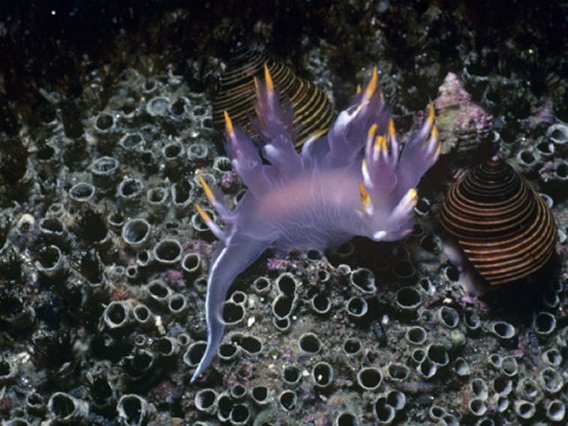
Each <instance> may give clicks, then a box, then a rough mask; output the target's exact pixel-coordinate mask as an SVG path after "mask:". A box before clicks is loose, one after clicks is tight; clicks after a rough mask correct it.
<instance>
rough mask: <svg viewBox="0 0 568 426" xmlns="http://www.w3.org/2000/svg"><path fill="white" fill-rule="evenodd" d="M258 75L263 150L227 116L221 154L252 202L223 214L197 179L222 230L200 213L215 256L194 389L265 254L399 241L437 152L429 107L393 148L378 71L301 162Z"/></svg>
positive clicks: (269, 84)
mask: <svg viewBox="0 0 568 426" xmlns="http://www.w3.org/2000/svg"><path fill="white" fill-rule="evenodd" d="M264 69H265V78H264V84H260V83H257V84H256V90H257V94H256V96H257V100H256V104H255V110H256V113H257V126H258V133H259V134H260V135H261V136H262V139H263V140H264V145H263V146H262V147H261V149H260V152H259V150H258V149H257V147H256V145H255V144H254V142H253V141H252V140H251V139H250V138H249V137H248V136H247V135H246V134H245V133H244V132H243V131H242V130H241V129H239V128H238V127H236V126H234V125H233V122H232V119H231V117H230V115H229V114H228V113H227V112H225V114H224V115H225V129H226V134H227V141H226V150H227V152H228V154H229V156H230V157H231V160H232V163H233V167H234V168H235V169H236V171H237V173H238V174H239V176H240V178H241V179H242V180H243V182H244V183H245V185H246V186H247V187H248V192H247V193H246V194H245V195H244V196H243V198H242V199H241V200H240V202H239V203H238V205H237V206H236V208H235V209H234V210H229V208H228V207H227V206H226V205H225V203H224V201H223V197H222V194H221V192H220V191H219V190H218V189H217V188H215V187H213V186H210V185H209V183H207V181H206V180H205V179H204V178H203V177H202V176H200V177H199V180H200V182H201V184H202V186H203V189H204V191H205V195H206V197H207V199H208V200H209V202H210V203H211V204H212V205H213V207H214V208H215V209H216V210H217V213H218V214H219V216H220V217H221V218H222V219H223V220H224V222H225V227H224V228H222V227H221V226H219V225H217V224H216V223H215V222H214V221H213V220H212V218H211V216H210V215H209V214H208V213H207V212H206V211H205V210H204V209H202V208H201V207H200V206H199V205H197V206H196V208H197V210H198V212H199V214H200V215H201V218H202V219H203V221H204V222H205V223H206V224H207V225H208V226H209V228H210V229H211V231H212V232H213V234H215V236H216V237H217V238H218V239H219V240H220V241H221V246H220V247H219V249H218V250H217V252H216V254H215V256H214V258H213V259H212V262H211V268H210V272H209V280H208V286H207V298H206V319H207V329H208V340H207V348H206V351H205V354H204V355H203V358H202V359H201V362H200V363H199V366H198V367H197V369H196V371H195V373H194V375H193V378H192V381H195V380H196V379H197V377H199V376H200V375H201V374H202V373H203V371H204V370H205V368H206V367H207V366H208V365H209V364H210V363H211V361H212V359H213V357H214V355H215V352H216V350H217V347H218V345H219V343H220V341H221V338H222V337H223V329H224V324H223V316H222V307H223V302H224V300H225V295H226V293H227V290H228V288H229V286H230V285H231V283H232V282H233V280H234V279H235V278H236V276H237V275H238V274H239V273H241V272H242V271H243V270H244V269H246V268H247V267H248V266H249V265H250V264H251V263H252V262H254V260H255V259H256V258H257V257H258V256H259V255H260V254H261V253H262V252H263V251H264V250H265V249H267V248H268V247H270V246H272V247H273V248H274V249H275V250H276V251H277V252H279V253H285V252H289V251H291V250H292V249H297V250H307V249H317V250H320V251H323V250H325V249H326V248H329V247H339V246H340V245H341V244H343V243H345V242H346V241H348V240H350V239H351V238H352V237H353V236H355V235H361V236H366V237H368V238H371V239H373V240H375V241H393V240H397V239H400V238H402V237H403V236H405V235H406V234H408V233H409V232H410V231H411V230H412V211H413V208H414V206H415V205H416V202H417V194H416V185H417V184H418V181H419V180H420V178H421V177H422V175H423V174H424V173H425V172H426V171H427V170H428V169H429V168H430V167H431V166H432V165H433V164H434V163H435V162H436V160H437V158H438V155H439V151H440V144H439V142H438V131H437V128H436V125H435V124H434V107H433V105H432V104H430V106H429V108H428V115H427V118H426V120H425V122H424V124H423V126H422V127H421V128H420V129H418V130H417V131H416V132H415V133H414V134H413V135H411V137H410V138H409V139H408V141H407V142H406V143H405V144H404V145H402V144H400V143H399V141H398V137H397V136H396V133H395V129H394V122H393V120H392V118H390V113H389V110H388V107H387V106H386V104H385V102H384V99H383V96H382V94H381V91H380V90H379V88H378V77H377V70H376V68H375V69H374V70H373V74H372V78H371V80H370V81H369V83H368V84H367V85H366V87H365V88H364V90H360V91H359V92H358V94H357V96H356V99H355V103H354V105H352V106H351V107H349V108H348V109H347V110H345V111H343V112H341V113H340V114H339V116H338V117H337V119H336V121H335V122H334V123H333V125H332V126H331V128H330V129H329V132H328V133H327V134H326V135H320V134H316V135H314V136H312V137H310V138H309V139H308V141H306V143H305V144H304V145H303V146H302V150H301V152H300V153H298V152H297V151H296V150H295V148H294V144H293V136H292V135H291V134H290V129H291V125H290V120H291V119H292V117H291V116H290V114H289V113H288V112H289V111H285V110H284V109H283V108H282V107H281V106H280V104H279V101H278V99H279V97H278V92H277V89H276V87H275V85H274V82H273V80H272V77H271V75H270V71H269V68H268V67H267V66H265V68H264ZM285 296H286V297H287V298H288V299H291V300H292V301H293V297H291V296H290V295H285ZM290 303H291V305H290V310H291V309H292V307H293V303H292V302H290ZM290 310H287V311H290Z"/></svg>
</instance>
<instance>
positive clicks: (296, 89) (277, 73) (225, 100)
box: [213, 49, 334, 147]
mask: <svg viewBox="0 0 568 426" xmlns="http://www.w3.org/2000/svg"><path fill="white" fill-rule="evenodd" d="M265 64H266V65H267V67H268V70H269V71H270V75H271V76H272V80H273V82H274V86H275V87H276V88H277V89H278V92H279V94H280V102H281V103H282V104H285V105H288V106H290V107H291V108H292V111H294V119H293V121H292V125H293V127H294V130H295V137H294V145H295V146H296V147H300V146H301V145H302V144H303V143H304V142H305V141H306V140H307V139H308V138H309V137H310V136H311V135H313V134H314V133H318V132H323V133H325V132H326V131H327V130H328V129H329V127H330V126H331V123H332V121H333V118H334V112H333V105H332V103H331V102H330V100H329V98H328V97H327V95H326V94H325V92H324V91H323V90H321V89H320V88H319V87H318V86H316V85H315V84H313V83H312V82H311V81H309V80H306V79H303V78H300V77H298V76H297V75H296V74H295V73H294V71H293V70H292V69H291V68H290V67H289V66H287V65H285V64H283V63H281V62H278V61H274V60H272V59H270V58H268V57H267V56H266V55H263V54H262V53H259V52H257V51H254V50H250V49H246V50H243V51H240V52H239V53H238V54H236V55H235V56H233V57H232V58H231V59H230V60H229V62H228V64H227V68H226V70H225V72H224V73H223V74H222V75H221V78H220V82H219V91H218V93H217V96H216V97H215V100H214V101H213V124H214V126H215V127H216V128H217V129H219V130H221V131H222V130H223V129H224V126H225V118H224V114H223V112H224V111H227V112H228V113H229V115H230V116H231V119H232V120H233V122H234V123H236V124H238V125H239V126H240V127H241V128H242V129H243V130H244V131H245V132H246V133H247V134H248V135H249V136H251V137H253V138H254V137H256V136H257V134H256V131H255V129H254V126H253V124H252V123H251V121H250V118H251V117H254V115H255V111H254V100H255V97H256V90H255V86H254V77H261V76H262V75H263V73H264V65H265Z"/></svg>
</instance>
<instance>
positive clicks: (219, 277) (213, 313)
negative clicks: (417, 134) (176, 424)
mask: <svg viewBox="0 0 568 426" xmlns="http://www.w3.org/2000/svg"><path fill="white" fill-rule="evenodd" d="M268 246H269V242H265V241H258V240H253V239H251V238H247V237H244V236H239V235H235V234H233V235H231V236H230V237H229V239H228V240H227V242H226V244H224V245H223V246H222V247H221V248H219V249H218V251H217V253H216V255H215V256H214V260H213V261H212V263H211V267H210V269H209V279H208V281H207V297H206V300H205V316H206V321H207V347H206V349H205V353H204V354H203V357H202V358H201V361H200V362H199V365H198V366H197V369H196V370H195V372H194V373H193V376H192V377H191V383H193V382H195V381H196V380H197V379H198V378H199V376H201V375H202V374H203V372H204V371H205V369H206V368H207V367H208V366H209V364H211V361H213V358H214V357H215V355H216V353H217V349H218V348H219V344H220V343H221V339H222V338H223V332H224V330H225V324H224V322H223V305H224V303H225V297H226V295H227V291H228V290H229V287H230V285H231V283H232V282H233V280H234V279H235V278H236V277H237V276H238V275H239V274H240V273H241V272H242V271H244V270H245V269H246V268H247V267H248V266H249V265H250V264H251V263H252V262H254V261H255V260H256V259H257V258H258V256H260V255H261V254H262V252H263V251H264V250H266V249H267V248H268Z"/></svg>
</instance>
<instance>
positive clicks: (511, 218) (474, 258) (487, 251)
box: [441, 157, 556, 286]
mask: <svg viewBox="0 0 568 426" xmlns="http://www.w3.org/2000/svg"><path fill="white" fill-rule="evenodd" d="M441 222H442V225H443V227H444V228H445V229H446V230H447V231H448V232H449V233H450V234H451V235H453V236H454V237H455V238H456V239H457V242H458V243H459V245H460V247H461V249H462V250H463V252H464V254H465V256H466V257H467V259H468V260H469V262H470V263H471V264H472V265H473V266H474V267H475V269H476V270H477V271H478V272H479V273H480V275H481V276H483V277H484V278H485V279H486V280H487V282H488V283H489V284H491V285H494V286H497V285H501V284H508V283H512V282H516V281H518V280H521V279H523V278H526V277H528V276H530V275H532V274H533V273H535V272H536V271H538V270H539V269H540V268H542V267H543V266H544V265H545V264H546V263H547V262H548V261H549V260H550V258H551V256H552V254H553V252H554V246H555V240H556V225H555V223H554V217H553V216H552V212H551V211H550V209H549V208H548V206H547V205H546V203H545V201H544V200H543V199H542V198H541V197H540V196H539V195H538V194H537V193H536V192H535V191H534V190H533V189H532V188H531V187H530V185H529V183H528V182H527V181H526V180H525V179H524V178H523V177H522V176H520V175H519V174H518V173H517V172H515V171H514V170H513V169H512V168H511V166H509V165H508V164H507V163H506V162H505V161H503V160H502V159H500V158H497V157H493V158H491V159H490V160H487V161H485V162H484V163H483V164H481V165H480V166H478V167H477V168H475V169H473V170H471V171H470V172H469V173H468V174H466V175H465V176H464V177H463V178H462V179H461V180H460V181H459V182H457V183H455V184H454V185H453V186H452V187H451V188H450V190H449V192H448V194H447V196H446V198H445V200H444V204H443V207H442V211H441Z"/></svg>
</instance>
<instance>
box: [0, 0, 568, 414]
mask: <svg viewBox="0 0 568 426" xmlns="http://www.w3.org/2000/svg"><path fill="white" fill-rule="evenodd" d="M134 3H136V2H134ZM134 3H133V4H132V5H131V10H128V8H127V7H126V6H125V5H124V6H122V7H124V9H122V8H121V6H108V7H101V8H100V10H93V9H90V8H89V7H88V6H86V5H85V4H83V2H79V3H77V4H75V5H74V6H72V7H71V6H69V8H66V7H64V6H60V7H59V8H57V9H50V8H49V7H47V6H45V5H43V4H41V5H40V4H33V5H32V6H22V7H20V8H14V9H10V7H9V6H5V5H4V6H2V7H3V8H5V9H6V10H3V11H5V12H6V13H4V14H0V16H2V17H1V18H0V41H1V42H2V43H0V52H1V53H2V57H3V58H5V60H3V63H2V64H1V65H0V96H2V98H3V99H2V102H0V109H1V114H0V166H1V168H0V420H1V421H2V423H3V424H7V425H25V424H45V425H58V424H85V425H86V424H89V425H91V424H95V425H115V424H117V425H118V424H121V425H126V424H128V425H144V424H148V425H158V424H176V425H182V424H189V425H210V424H235V425H248V424H254V425H298V424H302V425H325V424H336V425H367V424H415V423H421V424H459V423H461V424H480V425H492V424H496V425H499V424H519V423H523V422H524V423H537V422H542V423H554V422H556V423H558V424H562V423H563V422H565V421H566V404H568V390H567V388H566V380H568V376H567V371H568V369H567V366H568V363H567V357H568V314H567V312H568V301H567V299H566V297H565V293H566V288H565V286H566V280H567V277H568V270H567V269H566V268H567V267H566V263H565V262H563V263H562V270H561V271H560V275H559V276H557V277H555V278H554V279H552V280H551V282H550V288H549V290H548V291H547V292H545V294H544V295H543V296H542V300H538V301H537V300H535V304H534V306H532V307H530V308H527V309H523V310H521V311H515V310H511V309H506V308H505V307H503V306H500V305H492V304H491V303H490V302H491V301H489V302H488V303H487V304H486V303H484V302H481V301H480V300H478V299H476V298H475V297H472V296H470V295H468V294H467V293H466V292H465V290H464V288H463V286H462V284H461V278H462V277H461V276H460V274H459V271H458V270H457V268H456V267H455V265H452V264H451V262H450V261H449V259H448V258H447V257H446V256H445V255H444V254H443V246H442V242H441V240H440V238H439V236H438V234H437V226H438V225H437V222H436V216H437V212H438V211H439V208H440V203H441V201H442V198H443V195H444V193H445V192H446V190H447V188H448V187H449V186H450V185H451V183H452V182H453V181H454V177H455V176H459V175H460V174H462V173H463V172H464V171H465V170H466V169H469V168H471V167H474V166H476V165H477V159H474V158H473V157H470V156H469V155H468V153H467V152H469V151H461V148H464V147H467V148H469V147H475V142H479V143H482V142H484V139H483V138H484V137H490V143H491V144H492V145H491V146H492V147H493V148H495V149H498V150H499V153H500V155H501V156H502V157H503V158H505V159H506V160H507V161H508V163H509V164H510V165H511V166H512V167H513V168H514V169H515V170H516V171H518V172H519V173H520V174H521V175H522V176H524V177H525V178H527V179H528V181H529V185H531V186H532V187H533V188H534V189H535V190H536V191H537V192H539V193H541V195H542V196H543V198H544V200H545V201H546V203H547V204H548V205H549V207H551V210H552V214H553V216H554V219H555V221H556V224H557V226H558V235H557V237H558V240H557V247H556V249H557V250H558V251H560V252H562V251H564V250H565V246H566V234H567V233H568V204H567V203H568V197H567V196H568V192H566V181H567V179H568V178H567V161H568V149H567V148H566V147H567V146H568V124H566V123H567V122H568V115H567V110H566V105H568V102H567V98H566V91H565V87H566V81H565V78H564V77H563V76H564V75H565V72H563V70H564V71H565V69H566V65H567V64H566V57H565V55H562V54H560V52H565V51H566V47H567V43H566V34H567V33H568V32H567V31H566V26H567V24H566V21H565V20H562V17H563V16H564V18H565V12H566V11H565V10H562V9H561V8H560V7H561V6H559V5H548V6H543V5H540V6H538V7H537V6H523V7H520V6H519V7H518V13H519V16H518V19H516V20H515V21H514V22H512V20H511V19H509V16H508V14H507V13H506V9H501V8H502V7H504V6H501V5H496V4H494V3H488V4H487V5H486V4H484V3H483V2H482V3H480V5H478V6H471V5H466V4H463V5H462V7H461V8H460V9H457V10H448V9H446V8H444V7H442V5H440V4H439V3H437V2H432V3H430V2H419V3H417V4H415V5H401V4H399V5H395V4H391V3H394V2H390V3H389V2H382V1H379V2H362V3H361V4H357V5H355V4H351V2H345V3H339V2H337V3H333V2H319V1H318V2H315V3H313V4H311V7H310V8H309V10H307V7H306V5H304V4H303V2H294V1H292V2H290V4H289V5H288V7H284V6H282V7H280V8H279V7H278V6H264V7H261V6H260V5H255V4H253V3H249V2H245V4H242V3H236V2H224V3H223V6H222V7H221V6H219V5H217V4H214V3H204V4H203V5H199V6H193V8H191V7H189V6H188V9H182V8H179V7H178V6H176V5H172V4H169V3H165V4H162V3H160V4H162V5H163V6H164V11H163V12H160V13H159V14H150V13H149V11H150V10H152V11H154V12H155V9H156V4H157V3H155V2H152V1H147V2H140V4H134ZM555 8H558V9H555ZM52 12H55V13H52ZM563 13H564V15H563ZM302 17H304V18H302ZM134 18H136V19H134ZM481 23H484V24H481ZM285 28H288V31H284V29H285ZM205 29H206V30H205ZM237 42H240V43H243V44H247V43H250V44H255V43H260V44H262V45H263V46H266V48H267V49H268V50H269V51H271V52H273V53H274V54H275V55H277V56H278V58H279V60H282V61H284V62H285V63H287V64H289V65H290V66H293V67H294V70H297V71H298V73H299V75H301V76H302V78H306V79H309V80H310V81H315V82H317V84H318V86H320V87H325V88H333V94H334V102H335V104H336V105H337V107H338V108H339V109H341V108H343V107H345V106H346V105H347V98H348V96H349V94H351V93H354V92H355V87H356V85H357V84H358V83H363V82H364V81H366V80H368V78H369V76H370V72H371V67H370V65H373V64H377V66H378V67H379V71H380V73H381V76H380V78H379V82H380V85H381V88H382V91H383V93H384V94H385V97H386V99H387V101H389V103H390V104H391V105H393V106H394V110H393V115H394V118H395V122H396V124H397V127H398V126H400V127H402V128H404V130H409V129H410V128H412V127H413V126H416V125H417V124H419V123H420V120H422V119H424V117H421V115H420V113H418V111H420V110H421V109H422V107H423V103H424V99H427V98H428V97H431V98H432V99H435V98H436V96H437V94H438V88H439V87H440V86H442V85H443V84H444V79H445V78H446V76H447V75H448V72H453V73H454V74H455V75H456V76H458V77H459V80H460V84H461V88H463V89H464V90H465V91H466V92H467V94H468V95H469V96H470V98H467V99H466V101H467V102H466V104H467V105H469V107H468V108H470V109H469V111H471V110H475V111H476V113H479V114H481V112H483V117H482V118H483V120H482V121H481V123H482V126H481V128H480V130H481V131H482V133H483V134H482V135H481V134H476V133H475V132H465V133H454V134H448V138H451V137H454V138H458V139H459V138H462V137H463V138H464V139H462V140H466V141H467V143H466V144H463V143H462V144H461V146H460V144H457V145H456V146H458V152H456V151H455V150H452V149H450V150H448V151H447V152H446V153H445V154H444V155H443V156H442V158H441V159H440V162H439V167H438V166H437V167H436V168H435V169H433V170H432V171H431V172H430V173H429V174H427V175H426V176H425V178H424V181H423V182H422V183H421V185H420V188H419V194H421V199H420V200H419V201H418V204H417V206H416V208H415V214H416V219H417V221H418V224H417V225H416V226H415V227H414V228H413V231H412V233H411V234H410V235H409V236H408V237H407V238H406V239H405V240H403V241H401V242H397V243H382V244H380V243H373V242H371V241H368V240H364V239H357V240H354V241H352V242H349V243H347V244H345V245H344V246H342V247H341V248H339V249H338V250H336V251H335V252H328V253H320V252H318V251H314V250H312V251H307V252H305V253H292V254H291V255H289V256H288V257H286V258H284V259H282V258H276V257H274V256H273V255H271V254H270V253H269V254H267V255H265V256H264V257H262V258H261V259H260V260H259V261H257V262H256V263H254V265H253V266H252V267H251V268H250V269H249V270H248V271H247V272H246V273H245V274H243V275H242V276H241V277H239V278H238V279H237V280H236V281H235V283H234V285H233V286H232V287H231V289H230V292H229V295H228V298H227V300H226V302H225V305H224V320H225V322H226V329H227V332H226V336H225V337H224V339H223V341H222V343H221V345H220V347H219V351H218V357H217V359H216V361H214V362H213V364H212V365H211V366H210V368H209V370H208V372H207V375H205V376H204V378H203V379H202V380H201V381H199V382H197V383H196V384H194V385H192V386H190V385H189V383H188V382H189V378H190V377H191V374H192V372H193V371H194V369H195V368H196V366H197V364H198V362H199V360H200V359H201V356H202V355H203V351H204V350H205V338H206V334H205V319H204V300H205V285H206V277H207V272H208V270H209V267H210V263H211V259H212V256H213V253H214V251H215V248H216V242H215V238H214V236H213V235H212V234H211V233H210V231H209V230H208V228H207V227H206V226H205V224H204V223H203V222H202V220H201V218H200V216H199V214H198V213H197V212H196V211H195V209H194V204H195V203H200V204H201V205H206V204H207V203H206V198H205V195H204V194H203V192H202V190H201V189H199V180H198V179H197V175H196V172H197V171H198V170H199V172H200V175H201V177H202V178H203V179H205V180H206V181H207V182H208V183H210V184H213V183H215V184H216V186H218V187H219V188H221V190H222V192H223V195H224V197H225V199H226V200H227V201H228V202H229V204H233V205H234V204H236V202H237V200H239V199H240V197H241V196H242V194H243V192H244V187H243V184H242V183H241V182H240V181H239V179H238V178H237V176H236V174H235V173H234V171H233V169H232V165H231V163H230V161H229V159H228V158H227V157H225V153H224V151H223V149H222V144H221V137H222V136H221V135H220V134H219V133H217V132H216V131H215V130H214V129H213V125H212V113H211V102H212V99H213V98H214V93H215V90H216V85H217V83H216V82H217V81H218V77H219V76H220V75H221V73H222V71H223V68H224V66H225V65H226V60H227V58H228V57H230V52H231V50H232V49H233V48H234V47H235V45H236V44H237ZM503 46H507V49H506V50H505V51H504V50H503ZM450 47H451V48H450ZM497 59H498V60H497ZM419 82H420V83H419ZM423 82H426V83H425V84H424V85H422V84H423ZM529 83H530V84H529ZM436 106H437V107H439V105H436ZM475 106H477V107H475ZM404 108H408V109H404ZM476 108H480V109H476ZM467 111H468V109H467V108H466V112H465V113H464V114H465V115H464V116H463V118H464V120H465V121H463V123H466V124H467V123H474V124H475V123H476V121H475V120H474V119H473V117H471V116H468V115H467V114H468V113H467ZM438 114H439V116H440V115H442V114H443V112H441V111H438ZM485 114H487V115H485ZM489 116H491V117H492V120H491V122H490V124H489V122H488V119H486V118H487V117H489ZM468 118H469V119H471V120H473V121H468V120H466V119H468ZM402 133H404V132H401V134H402ZM441 137H442V139H443V141H442V142H443V143H444V141H445V140H444V134H443V133H442V134H441ZM456 140H457V139H456ZM443 152H444V151H443ZM474 160H475V161H474ZM206 212H207V214H208V215H210V216H211V217H212V218H213V219H215V213H214V212H212V211H209V210H207V209H206ZM512 297H514V295H513V296H512Z"/></svg>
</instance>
